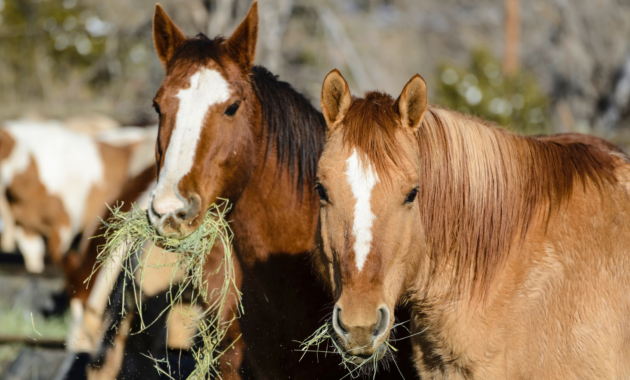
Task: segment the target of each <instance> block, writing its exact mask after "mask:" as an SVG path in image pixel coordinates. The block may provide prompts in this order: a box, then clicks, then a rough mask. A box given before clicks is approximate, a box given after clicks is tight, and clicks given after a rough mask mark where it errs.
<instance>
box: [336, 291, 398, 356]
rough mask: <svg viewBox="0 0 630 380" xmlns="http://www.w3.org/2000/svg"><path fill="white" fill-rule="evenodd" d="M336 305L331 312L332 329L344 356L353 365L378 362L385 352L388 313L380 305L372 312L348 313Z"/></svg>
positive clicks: (387, 333) (387, 310) (389, 317)
mask: <svg viewBox="0 0 630 380" xmlns="http://www.w3.org/2000/svg"><path fill="white" fill-rule="evenodd" d="M349 311H350V310H345V313H344V309H343V308H342V307H341V306H340V305H339V303H337V304H336V305H335V308H334V311H333V328H334V330H335V332H336V333H337V336H338V338H339V341H340V343H341V345H342V346H343V347H344V348H345V350H346V354H348V356H349V357H350V359H351V360H352V361H353V362H354V363H355V364H361V363H363V362H364V361H365V360H368V359H373V358H374V356H375V355H376V359H377V360H380V359H382V358H383V356H384V355H385V353H386V352H387V344H386V343H385V341H386V340H387V337H388V336H389V325H390V320H391V316H390V312H389V309H388V308H387V307H386V306H385V305H382V306H380V307H378V308H377V309H376V310H374V312H373V313H372V312H367V313H366V312H361V313H349ZM358 314H360V315H358Z"/></svg>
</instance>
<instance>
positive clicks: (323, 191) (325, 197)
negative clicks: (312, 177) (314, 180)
mask: <svg viewBox="0 0 630 380" xmlns="http://www.w3.org/2000/svg"><path fill="white" fill-rule="evenodd" d="M315 190H317V195H319V200H321V201H324V202H328V194H326V189H325V188H324V186H322V184H321V183H318V184H316V185H315Z"/></svg>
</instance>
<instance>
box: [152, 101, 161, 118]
mask: <svg viewBox="0 0 630 380" xmlns="http://www.w3.org/2000/svg"><path fill="white" fill-rule="evenodd" d="M153 109H154V110H155V112H157V114H158V115H162V112H160V105H159V104H157V103H156V102H153Z"/></svg>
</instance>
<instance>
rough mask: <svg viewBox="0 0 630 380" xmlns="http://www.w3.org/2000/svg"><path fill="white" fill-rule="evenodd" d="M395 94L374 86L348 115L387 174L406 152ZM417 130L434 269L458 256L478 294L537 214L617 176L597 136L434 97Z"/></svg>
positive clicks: (545, 214) (460, 269)
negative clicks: (528, 132) (498, 121)
mask: <svg viewBox="0 0 630 380" xmlns="http://www.w3.org/2000/svg"><path fill="white" fill-rule="evenodd" d="M394 104H395V103H394V102H393V99H392V98H391V97H389V96H387V95H384V94H379V93H369V94H368V95H367V96H366V99H355V100H354V101H353V104H352V105H351V107H350V109H349V110H348V113H347V114H346V116H345V118H344V124H343V128H344V137H343V138H344V144H347V145H346V146H348V147H356V148H357V149H360V150H361V151H362V152H363V153H364V154H365V155H366V156H367V157H368V158H369V159H370V161H371V162H372V163H374V165H375V166H376V170H377V171H378V172H379V176H382V175H385V174H387V170H391V169H392V166H396V165H397V162H400V161H401V160H402V159H403V156H402V149H400V146H399V142H398V140H397V139H396V138H395V137H394V134H395V132H396V128H397V126H398V125H399V124H398V123H399V121H398V118H399V116H398V115H397V113H396V111H395V110H394ZM416 138H417V142H418V148H419V153H420V156H419V162H420V167H419V173H420V178H421V181H420V187H419V192H418V198H417V199H418V201H419V202H420V213H421V216H422V219H423V225H424V229H425V233H426V237H427V240H428V243H429V245H430V247H431V255H432V256H433V260H432V262H433V263H434V266H435V267H434V268H433V270H434V271H435V272H436V273H437V272H439V271H440V270H441V269H443V268H444V265H453V266H454V268H457V276H456V278H457V280H456V281H458V282H459V286H458V287H456V289H460V290H463V288H462V287H463V286H466V285H465V283H466V282H467V279H468V280H470V281H471V282H468V283H469V284H470V283H472V286H473V288H472V289H469V290H471V291H473V293H472V295H476V296H481V297H483V294H484V293H485V289H487V287H488V286H489V285H490V283H491V281H492V279H493V277H494V276H495V274H496V272H497V271H498V269H499V268H500V267H501V264H502V263H503V262H505V260H506V258H507V255H508V253H509V250H510V246H511V245H512V244H513V243H514V242H516V241H519V240H521V239H522V238H523V237H524V236H525V235H526V233H527V231H528V229H529V228H530V226H531V225H532V223H533V220H534V219H535V218H536V220H541V221H543V222H545V221H548V220H549V217H550V215H551V214H552V213H553V212H554V211H555V210H558V209H559V208H560V207H561V206H562V205H563V204H565V203H566V201H567V200H568V199H569V198H570V196H571V194H572V193H573V192H574V191H577V190H578V189H580V188H582V189H583V188H585V187H586V186H589V185H590V186H595V187H596V188H599V189H601V188H602V187H603V186H606V185H609V184H615V183H616V179H615V174H614V170H615V163H614V161H613V158H612V157H611V155H610V154H608V153H606V152H604V151H602V150H600V149H597V148H595V147H593V146H590V145H586V144H583V143H573V142H564V141H553V138H544V139H542V138H535V137H521V136H517V135H513V134H510V133H508V132H506V131H504V130H502V129H500V128H497V127H495V126H494V125H492V124H490V123H488V122H484V121H482V120H480V119H477V118H474V117H469V116H465V115H461V114H458V113H456V112H452V111H448V110H444V109H440V108H438V107H433V106H430V107H429V109H428V110H427V113H426V115H425V119H424V121H423V123H422V126H421V127H420V128H419V130H418V132H417V134H416ZM383 161H386V162H388V163H387V164H385V163H384V162H383ZM539 218H541V219H539ZM471 276H472V277H471Z"/></svg>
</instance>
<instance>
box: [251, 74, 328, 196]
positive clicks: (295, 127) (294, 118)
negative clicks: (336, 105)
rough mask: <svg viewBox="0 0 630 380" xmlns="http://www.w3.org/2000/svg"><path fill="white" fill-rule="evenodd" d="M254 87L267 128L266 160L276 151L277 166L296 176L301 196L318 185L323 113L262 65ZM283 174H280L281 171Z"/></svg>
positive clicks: (255, 78)
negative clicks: (282, 166) (305, 190)
mask: <svg viewBox="0 0 630 380" xmlns="http://www.w3.org/2000/svg"><path fill="white" fill-rule="evenodd" d="M251 78H252V84H253V86H254V88H255V90H256V93H257V94H258V98H259V99H260V104H261V108H262V117H263V122H264V123H265V124H266V128H267V132H268V134H267V136H268V141H267V154H266V157H267V159H268V158H269V156H270V155H271V154H272V152H273V151H274V150H275V153H276V154H277V157H278V163H279V164H280V165H284V166H285V167H287V168H288V169H289V173H290V175H291V176H296V177H297V187H298V191H299V194H302V192H303V191H304V185H306V186H308V187H311V188H312V187H313V186H314V185H315V183H314V181H315V173H316V172H317V161H318V159H319V156H320V155H321V153H322V150H323V146H324V139H325V137H324V136H325V133H326V122H325V120H324V117H323V115H322V114H321V112H319V111H317V110H316V109H315V108H314V107H313V106H312V105H311V103H310V102H309V101H308V100H307V99H306V98H305V97H304V96H303V95H302V94H300V93H298V92H297V91H295V89H293V87H291V85H290V84H288V83H287V82H282V81H279V80H278V78H277V77H276V76H275V75H273V74H272V73H270V72H269V71H268V70H267V69H266V68H264V67H262V66H254V67H253V68H252V72H251ZM278 174H280V171H278Z"/></svg>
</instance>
